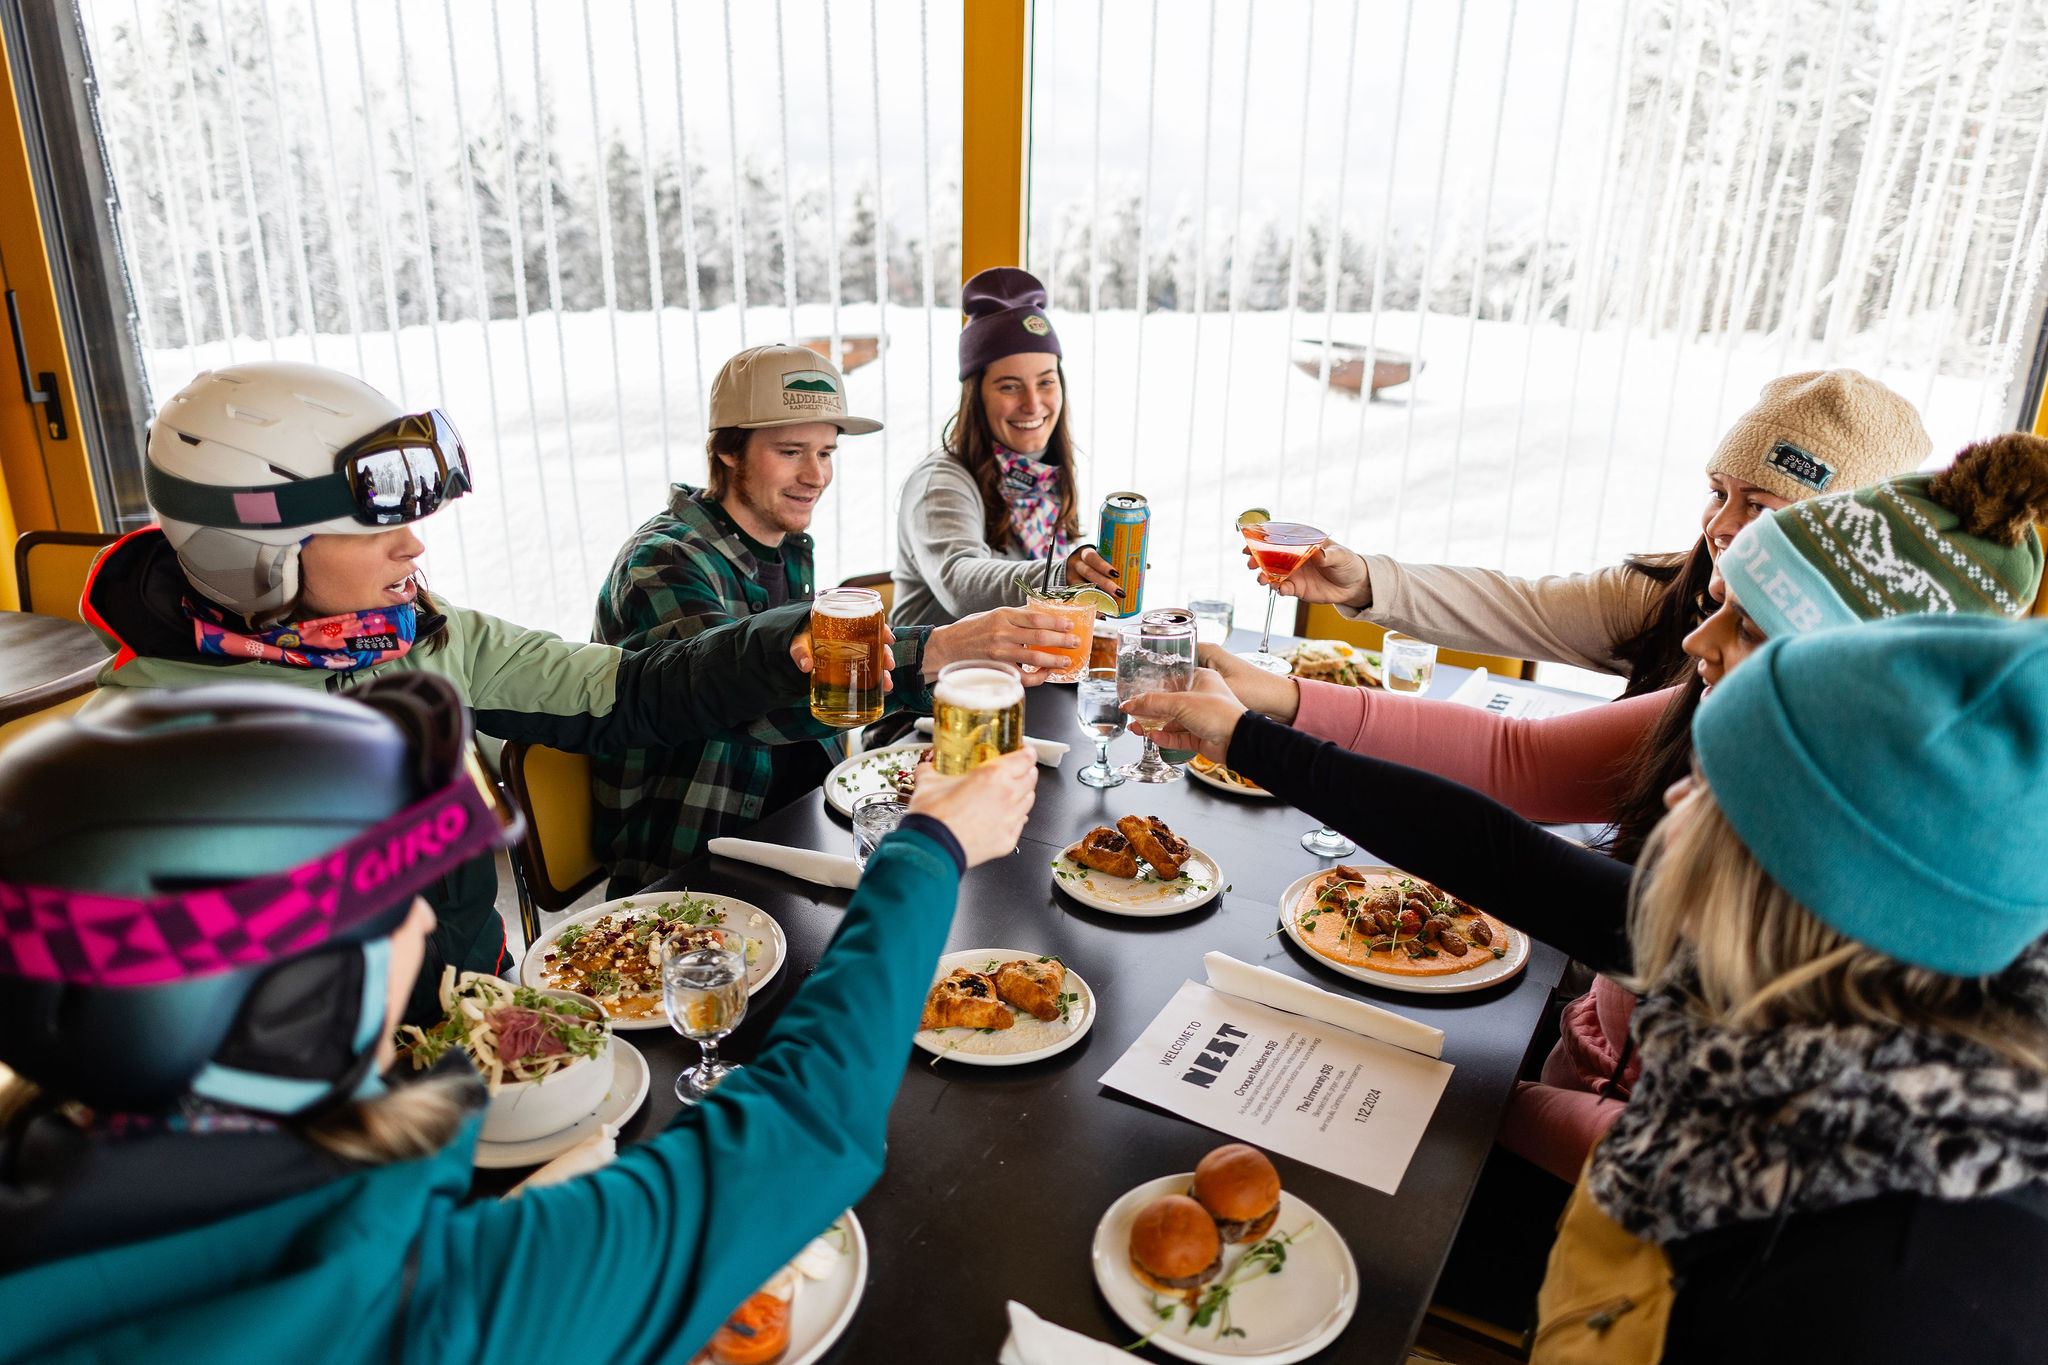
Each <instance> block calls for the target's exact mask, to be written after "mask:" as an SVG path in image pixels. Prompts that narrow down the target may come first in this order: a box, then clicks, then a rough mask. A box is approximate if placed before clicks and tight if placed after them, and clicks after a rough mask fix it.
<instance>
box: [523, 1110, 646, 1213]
mask: <svg viewBox="0 0 2048 1365" xmlns="http://www.w3.org/2000/svg"><path fill="white" fill-rule="evenodd" d="M617 1135H618V1129H616V1128H614V1127H612V1126H611V1125H610V1124H609V1123H601V1124H599V1125H598V1128H597V1131H596V1132H594V1133H592V1134H591V1135H590V1136H589V1137H587V1138H585V1139H583V1141H581V1142H579V1143H577V1144H576V1145H575V1146H574V1147H571V1148H570V1149H569V1150H568V1151H566V1152H564V1153H562V1154H561V1155H560V1156H558V1157H556V1158H555V1159H554V1160H553V1161H550V1162H549V1163H548V1164H547V1165H545V1166H542V1167H541V1168H540V1169H539V1170H537V1171H535V1172H534V1173H533V1174H532V1175H529V1176H528V1177H526V1179H524V1180H522V1181H520V1182H519V1183H518V1184H517V1185H514V1186H513V1187H512V1188H511V1189H510V1190H508V1191H506V1194H505V1197H506V1198H507V1199H512V1198H515V1197H517V1196H519V1195H522V1194H525V1193H526V1192H527V1191H528V1190H538V1189H543V1188H545V1187H547V1186H549V1185H559V1184H561V1183H562V1182H563V1181H565V1180H573V1179H575V1178H576V1177H577V1176H579V1175H582V1174H584V1173H585V1172H588V1171H595V1170H601V1169H602V1168H604V1167H606V1166H609V1165H611V1163H612V1159H613V1158H614V1157H616V1156H618V1154H619V1144H618V1142H617V1140H616V1139H617Z"/></svg>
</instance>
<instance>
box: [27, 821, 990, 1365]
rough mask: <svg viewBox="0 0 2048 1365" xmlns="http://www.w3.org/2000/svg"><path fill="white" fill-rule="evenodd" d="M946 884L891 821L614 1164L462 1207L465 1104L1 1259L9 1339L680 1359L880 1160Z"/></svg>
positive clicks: (946, 863) (156, 1354)
mask: <svg viewBox="0 0 2048 1365" xmlns="http://www.w3.org/2000/svg"><path fill="white" fill-rule="evenodd" d="M958 890H959V876H958V871H957V865H956V863H955V862H954V859H953V856H952V855H951V854H950V853H949V852H948V851H946V850H945V849H943V848H942V847H941V846H940V844H939V843H938V842H936V841H935V840H933V839H932V838H930V837H927V836H926V835H924V834H921V833H918V832H915V831H911V830H901V831H898V832H897V833H895V834H892V835H890V836H889V837H888V838H887V839H886V840H884V841H883V843H882V846H881V847H880V848H879V849H877V850H876V852H875V856H874V858H873V860H872V861H870V863H869V864H868V869H867V873H866V875H865V876H864V877H863V878H862V879H861V884H860V889H859V890H858V891H857V892H856V893H855V894H854V897H853V902H852V904H851V905H850V906H848V908H847V911H846V917H845V919H844V921H843V922H842V923H841V925H840V928H839V932H838V934H837V935H836V936H835V937H834V939H833V942H832V945H831V947H830V949H829V950H828V951H827V952H826V954H825V956H824V957H823V959H821V961H820V962H819V965H818V969H817V971H816V972H815V973H814V974H813V975H812V976H811V978H810V980H809V981H807V982H806V983H805V984H804V986H803V988H802V989H801V990H800V991H799V992H798V993H797V996H796V998H795V999H794V1000H792V1001H791V1002H790V1005H789V1008H788V1009H787V1010H785V1011H784V1012H783V1015H782V1017H781V1018H780V1019H779V1020H777V1021H776V1024H775V1027H774V1028H773V1029H772V1030H771V1031H770V1033H769V1035H768V1037H767V1039H766V1040H765V1041H764V1042H763V1044H762V1047H761V1051H760V1054H759V1056H758V1057H757V1058H756V1060H754V1061H753V1062H751V1063H749V1064H748V1065H747V1066H746V1067H744V1068H743V1069H741V1070H740V1071H738V1072H736V1073H734V1075H733V1076H732V1077H731V1078H730V1079H729V1080H727V1081H726V1082H725V1084H724V1085H722V1086H720V1087H719V1089H718V1091H717V1092H716V1093H715V1094H714V1095H713V1096H712V1097H711V1098H710V1099H709V1100H708V1101H706V1102H705V1103H704V1104H703V1105H702V1106H700V1107H699V1108H697V1109H694V1110H686V1111H684V1112H683V1113H682V1114H680V1115H679V1116H678V1117H677V1118H676V1120H675V1122H674V1123H673V1124H671V1125H670V1127H669V1128H668V1130H667V1131H666V1132H664V1133H662V1134H661V1135H660V1136H659V1137H656V1138H654V1139H652V1140H651V1141H648V1142H646V1143H643V1144H641V1145H639V1146H636V1147H632V1148H629V1149H627V1150H626V1151H624V1152H622V1153H621V1154H620V1156H619V1159H618V1160H617V1161H616V1162H614V1163H613V1164H612V1165H610V1166H608V1167H606V1168H605V1169H604V1170H601V1171H598V1172H595V1173H594V1174H590V1175H585V1176H580V1177H578V1178H576V1179H574V1180H571V1181H569V1182H568V1183H566V1184H562V1185H557V1186H553V1187H551V1188H548V1189H543V1190H536V1191H533V1192H532V1193H530V1194H527V1195H525V1196H523V1197H521V1198H519V1199H514V1200H507V1201H503V1202H494V1201H493V1202H480V1203H472V1204H465V1203H464V1202H463V1200H464V1198H465V1196H466V1194H467V1192H468V1189H469V1181H470V1157H471V1152H472V1148H473V1147H474V1145H475V1142H476V1128H477V1126H478V1121H476V1120H472V1122H471V1124H470V1126H469V1127H468V1128H467V1129H466V1130H465V1131H464V1133H463V1136H462V1137H461V1138H460V1139H459V1140H458V1141H457V1142H456V1143H455V1144H454V1145H452V1146H450V1147H449V1148H448V1149H447V1150H445V1151H443V1152H441V1153H440V1154H439V1155H437V1156H434V1157H432V1158H428V1159H425V1160H420V1161H411V1162H403V1163H399V1164H397V1165H390V1166H381V1167H375V1168H369V1169H361V1170H357V1171H354V1172H353V1173H349V1174H345V1175H343V1176H341V1177H339V1178H337V1179H335V1180H333V1181H331V1182H329V1183H327V1184H324V1185H320V1186H318V1187H316V1188H314V1189H311V1190H309V1191H307V1192H305V1193H303V1194H299V1195H296V1196H294V1197H291V1198H288V1199H285V1200H282V1201H280V1202H278V1203H275V1204H270V1205H266V1206H264V1207H260V1208H258V1209H256V1210H254V1211H252V1212H246V1213H241V1214H238V1215H235V1216H231V1217H227V1218H223V1219H220V1220H218V1221H214V1222H211V1223H202V1224H200V1225H198V1226H191V1227H188V1228H186V1229H185V1230H183V1231H179V1232H175V1233H172V1234H170V1235H166V1236H160V1237H157V1238H155V1239H153V1240H148V1241H142V1242H137V1243H132V1244H129V1245H125V1246H116V1247H111V1248H107V1249H103V1250H95V1251H88V1252H85V1253H83V1254H80V1255H75V1256H72V1257H70V1258H68V1259H65V1260H61V1261H55V1262H52V1263H50V1264H47V1265H38V1266H33V1267H31V1268H29V1269H27V1270H23V1271H19V1272H17V1273H15V1274H13V1275H11V1276H8V1277H6V1278H4V1279H0V1361H9V1362H11V1361H21V1360H30V1359H36V1360H61V1361H81V1362H82V1361H131V1362H132V1361H147V1362H149V1365H185V1362H193V1363H194V1365H198V1363H199V1362H207V1363H208V1365H211V1362H217V1361H265V1362H271V1365H287V1363H288V1365H328V1363H329V1362H332V1363H334V1365H342V1363H343V1362H348V1363H350V1365H358V1363H359V1365H373V1362H374V1363H376V1365H381V1363H382V1362H385V1361H393V1360H404V1361H417V1362H421V1365H429V1363H430V1362H431V1363H433V1365H439V1362H446V1361H475V1362H486V1363H487V1362H497V1361H502V1362H518V1363H519V1365H529V1363H530V1362H536V1361H550V1360H557V1361H603V1362H605V1365H633V1363H634V1362H638V1361H656V1360H669V1361H686V1360H688V1359H689V1357H690V1355H691V1353H692V1352H694V1351H695V1350H697V1349H698V1348H699V1347H700V1346H702V1345H703V1343H704V1342H705V1341H706V1340H707V1339H709V1337H710V1335H711V1333H712V1332H714V1331H715V1330H717V1328H718V1325H719V1324H720V1323H721V1322H723V1321H724V1320H725V1317H726V1315H727V1314H728V1313H730V1312H731V1311H732V1310H733V1309H734V1308H735V1307H737V1306H738V1305H739V1304H740V1302H741V1301H742V1300H744V1299H745V1298H746V1297H747V1296H748V1295H749V1294H751V1293H752V1292H753V1291H754V1290H755V1289H757V1288H759V1287H760V1285H761V1284H762V1282H764V1281H765V1280H767V1279H768V1277H769V1276H771V1275H772V1274H774V1273H775V1271H776V1270H777V1269H778V1268H779V1267H780V1266H782V1265H783V1264H784V1263H785V1262H786V1261H788V1260H789V1258H790V1257H792V1256H794V1255H795V1254H796V1253H797V1251H799V1250H800V1249H801V1248H802V1247H803V1246H804V1244H805V1243H806V1242H808V1241H809V1240H810V1239H811V1238H812V1237H813V1236H815V1235H817V1234H818V1233H820V1232H822V1231H823V1230H824V1229H825V1227H826V1226H827V1225H828V1224H830V1223H831V1221H832V1220H833V1219H834V1218H836V1217H837V1216H838V1215H839V1213H840V1212H841V1211H842V1210H843V1209H845V1208H847V1207H848V1206H850V1205H852V1204H853V1203H855V1202H856V1201H858V1200H859V1199H860V1198H861V1196H862V1195H863V1194H865V1193H866V1192H867V1190H868V1188H869V1186H871V1185H872V1184H873V1183H874V1181H875V1179H876V1177H877V1176H878V1175H880V1174H881V1170H882V1156H883V1140H884V1136H885V1133H886V1130H887V1126H888V1117H889V1105H890V1102H891V1101H892V1100H893V1099H894V1097H895V1094H896V1087H897V1084H898V1082H899V1081H900V1080H901V1078H902V1074H903V1064H904V1054H905V1051H906V1048H907V1046H908V1042H909V1039H910V1035H911V1034H912V1032H913V1031H915V1029H916V1027H917V1021H918V1016H919V1012H920V1011H921V1010H922V1008H923V1003H924V996H925V992H926V990H927V988H928V987H929V986H930V984H931V979H932V972H933V970H934V967H935V964H936V962H937V960H938V954H939V950H940V949H941V947H943V946H944V943H945V939H946V932H947V930H948V928H949V927H950V925H951V923H952V917H953V904H954V898H955V895H956V894H957V892H958ZM137 1140H140V1141H148V1140H149V1139H147V1138H144V1139H137ZM18 1193H19V1191H18V1190H10V1189H8V1188H6V1186H5V1184H4V1183H0V1208H5V1207H7V1206H8V1205H9V1203H10V1201H12V1200H13V1199H14V1198H15V1196H16V1195H17V1194H18ZM6 1232H7V1229H6V1225H5V1222H4V1221H0V1234H5V1233H6ZM395 1338H398V1339H402V1349H398V1350H394V1349H393V1343H394V1339H395Z"/></svg>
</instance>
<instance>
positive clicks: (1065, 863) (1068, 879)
mask: <svg viewBox="0 0 2048 1365" xmlns="http://www.w3.org/2000/svg"><path fill="white" fill-rule="evenodd" d="M1151 872H1152V869H1151V868H1149V867H1147V866H1145V865H1144V864H1143V863H1140V864H1139V866H1138V875H1137V876H1135V877H1112V876H1110V875H1109V874H1108V873H1107V872H1098V871H1097V870H1096V869H1094V868H1092V867H1083V866H1082V865H1081V864H1079V863H1077V862H1075V861H1074V860H1073V859H1072V858H1069V857H1068V856H1067V855H1066V854H1064V853H1062V854H1060V856H1059V857H1057V858H1055V859H1053V860H1052V884H1053V885H1054V886H1057V887H1058V888H1059V889H1060V890H1062V891H1064V892H1066V893H1067V894H1068V895H1069V896H1072V897H1073V898H1074V899H1075V900H1077V901H1079V902H1081V904H1083V905H1085V906H1088V907H1090V908H1091V909H1095V910H1102V911H1106V912H1108V913H1109V914H1112V915H1134V916H1140V917H1145V918H1149V917H1151V916H1154V915H1178V914H1180V913H1181V912H1182V911H1183V910H1192V909H1194V908H1195V907H1196V906H1198V905H1207V904H1208V903H1209V902H1210V901H1212V900H1214V899H1216V897H1217V895H1218V894H1219V893H1220V892H1221V891H1222V890H1223V869H1222V868H1220V867H1218V866H1217V865H1216V860H1215V859H1214V858H1211V857H1210V856H1209V855H1208V854H1206V853H1204V852H1202V850H1200V849H1199V848H1196V849H1191V850H1190V851H1189V854H1188V860H1187V861H1186V862H1185V863H1182V864H1181V868H1180V876H1179V877H1177V878H1175V879H1174V880H1173V881H1170V882H1156V881H1147V880H1146V878H1147V877H1148V876H1150V875H1151Z"/></svg>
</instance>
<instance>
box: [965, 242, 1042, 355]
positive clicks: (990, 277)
mask: <svg viewBox="0 0 2048 1365" xmlns="http://www.w3.org/2000/svg"><path fill="white" fill-rule="evenodd" d="M960 310H961V311H962V312H964V313H966V314H967V325H966V326H965V327H963V328H961V329H960V377H961V378H962V379H967V378H970V377H971V376H973V375H976V374H979V373H980V372H981V371H983V370H985V369H987V368H988V367H989V365H990V364H992V363H993V362H995V361H998V360H1001V359H1002V358H1003V357H1004V356H1006V355H1021V354H1024V353H1026V352H1031V351H1049V352H1051V353H1052V354H1053V355H1060V354H1062V352H1061V350H1060V338H1059V334H1058V333H1057V332H1055V331H1053V329H1052V321H1051V319H1049V318H1047V317H1046V315H1045V286H1044V285H1042V284H1040V283H1039V282H1038V278H1037V277H1036V276H1034V275H1032V274H1030V273H1029V272H1027V271H1023V270H1019V269H1017V268H1016V267H1015V266H1011V265H999V266H997V267H995V268H994V269H993V270H984V271H982V272H981V273H980V274H978V275H976V276H975V277H974V278H973V279H971V280H969V281H968V282H967V284H966V285H965V286H964V287H963V288H962V289H961V290H960Z"/></svg>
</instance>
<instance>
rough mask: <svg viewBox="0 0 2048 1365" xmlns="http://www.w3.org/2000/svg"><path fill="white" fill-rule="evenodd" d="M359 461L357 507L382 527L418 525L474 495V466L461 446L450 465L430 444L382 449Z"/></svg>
mask: <svg viewBox="0 0 2048 1365" xmlns="http://www.w3.org/2000/svg"><path fill="white" fill-rule="evenodd" d="M354 463H355V471H354V478H353V479H352V480H351V482H352V484H353V486H354V488H355V494H356V505H357V507H358V508H360V509H361V511H362V513H363V515H364V516H366V517H368V518H369V519H370V521H371V523H372V524H373V525H377V526H397V525H400V524H402V523H404V522H408V521H417V520H419V519H420V518H421V517H424V516H428V515H430V514H431V513H433V512H435V511H438V510H439V509H440V506H441V504H442V503H444V502H446V501H448V500H449V499H450V498H456V497H460V496H461V495H462V494H464V493H466V492H468V491H469V468H468V464H467V462H466V461H464V460H463V459H462V458H461V451H460V448H459V447H458V448H457V450H456V458H455V459H453V460H450V461H447V462H445V463H444V461H443V460H442V459H441V458H440V456H439V454H438V453H437V452H436V451H435V450H434V449H433V448H432V447H431V446H399V447H394V448H393V449H390V450H379V451H375V452H373V453H371V454H368V455H358V456H356V457H355V462H354Z"/></svg>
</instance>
